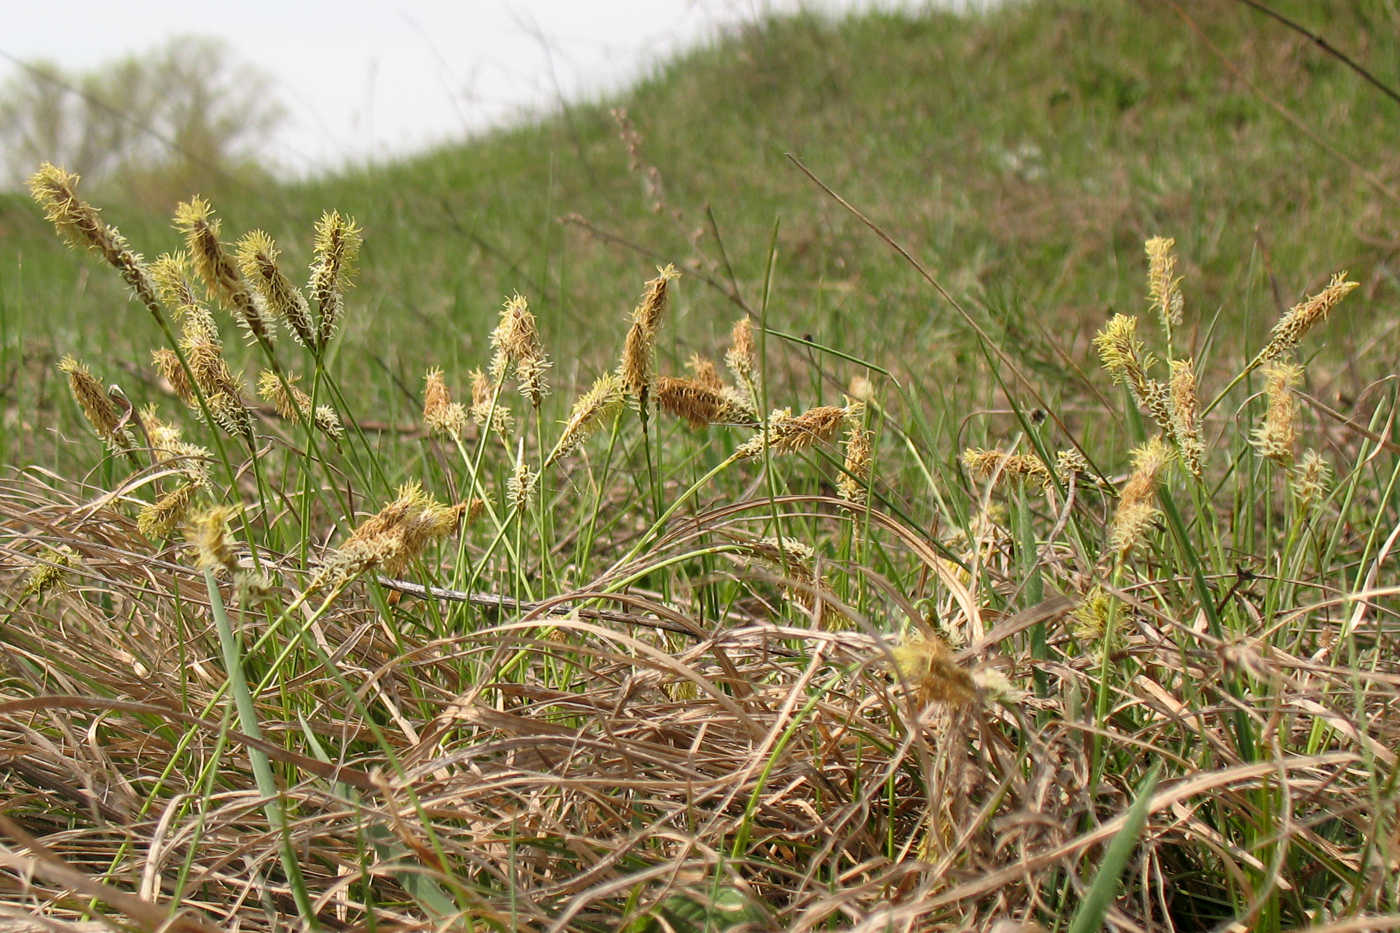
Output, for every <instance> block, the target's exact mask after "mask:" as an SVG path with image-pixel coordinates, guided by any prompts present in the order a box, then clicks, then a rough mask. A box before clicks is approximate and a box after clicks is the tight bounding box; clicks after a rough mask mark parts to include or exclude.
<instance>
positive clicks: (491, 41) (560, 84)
mask: <svg viewBox="0 0 1400 933" xmlns="http://www.w3.org/2000/svg"><path fill="white" fill-rule="evenodd" d="M968 2H977V0H942V5H945V6H948V5H953V6H961V5H965V4H967V3H968ZM919 5H921V4H919V3H917V2H910V0H805V2H803V0H592V2H584V0H572V2H571V0H460V2H438V3H432V2H424V0H403V2H392V3H372V2H368V0H307V2H301V0H239V2H236V3H221V4H214V3H209V2H207V0H184V2H179V3H176V2H173V0H152V2H142V0H127V2H122V3H116V2H112V0H104V2H101V3H99V2H94V0H86V2H83V0H49V2H43V3H35V4H25V5H24V6H23V7H19V8H18V9H17V10H14V11H11V12H8V13H7V14H6V17H5V18H6V27H7V28H6V29H5V30H4V31H3V32H2V33H0V79H3V78H5V77H8V75H9V73H10V72H11V71H12V70H13V68H14V67H15V66H14V65H13V64H12V62H13V60H16V59H21V60H28V59H34V58H43V59H48V60H51V61H55V62H57V63H58V64H60V65H65V66H70V67H74V68H81V67H87V66H92V65H95V64H98V63H100V62H102V61H105V60H108V59H112V58H116V57H120V56H122V55H124V54H127V53H131V52H138V51H140V50H142V49H144V48H150V47H152V46H154V45H156V44H159V43H160V41H161V40H162V39H164V38H166V37H169V36H171V35H176V34H183V33H194V34H203V35H213V36H218V37H221V38H223V39H225V40H227V41H228V42H229V43H230V44H231V45H232V46H233V48H234V50H235V52H236V53H237V54H238V55H239V56H240V57H242V58H244V59H247V60H249V61H251V62H253V63H255V64H257V65H259V66H260V67H261V68H263V69H264V70H265V71H267V72H269V73H270V74H271V75H272V76H273V78H274V79H275V80H276V82H277V84H278V87H279V88H280V90H281V94H282V98H283V103H284V104H285V105H286V107H287V109H288V110H289V112H290V117H291V118H290V120H289V121H288V123H287V125H286V128H285V129H284V130H283V132H282V133H281V135H280V136H279V138H278V140H277V142H276V148H277V152H276V153H275V154H274V155H275V158H276V159H277V161H278V162H279V163H281V164H282V165H283V166H285V167H288V168H292V169H297V170H300V171H309V170H313V169H315V168H318V167H325V166H331V165H335V164H337V163H340V162H344V161H347V160H353V161H361V160H364V159H366V158H379V157H383V156H386V155H389V154H393V153H399V152H405V151H411V150H413V149H416V148H421V147H423V146H425V145H427V144H430V143H432V142H436V141H440V140H443V139H448V138H452V137H457V136H461V135H463V134H464V133H465V132H468V131H470V130H471V129H477V128H481V127H483V126H489V125H492V124H497V123H500V122H503V121H506V120H509V119H513V118H518V117H519V115H520V114H522V113H523V112H528V111H536V112H537V111H539V110H540V109H541V108H548V107H549V106H551V104H552V103H553V102H554V101H557V100H558V98H559V96H560V95H561V94H562V95H564V96H565V97H570V98H572V97H577V96H578V95H580V94H588V93H594V92H598V91H606V90H609V89H614V88H618V87H621V86H623V85H625V84H626V83H627V82H628V81H631V80H634V79H635V78H636V77H637V76H638V75H639V74H642V73H644V71H645V69H646V68H647V67H649V66H650V65H652V64H654V63H655V62H657V61H659V60H664V59H665V58H666V57H668V56H669V55H671V54H674V53H675V51H677V50H678V49H680V48H684V47H686V46H688V45H691V44H694V43H697V42H701V41H703V40H704V39H706V38H707V37H709V36H711V35H713V34H714V32H715V31H716V30H717V29H720V28H723V27H724V26H727V25H733V24H735V23H738V22H742V21H744V20H746V19H751V18H753V17H755V16H757V15H759V14H760V13H762V12H763V11H765V10H792V9H796V8H798V7H799V6H803V7H806V8H808V9H818V10H823V11H827V12H832V13H839V12H842V11H846V10H851V9H855V8H864V7H872V6H881V7H890V6H901V7H913V6H919ZM20 10H23V12H20Z"/></svg>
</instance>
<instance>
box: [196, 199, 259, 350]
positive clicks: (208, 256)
mask: <svg viewBox="0 0 1400 933" xmlns="http://www.w3.org/2000/svg"><path fill="white" fill-rule="evenodd" d="M220 226H221V224H220V221H219V219H218V218H217V217H215V216H214V211H213V208H211V207H210V206H209V202H208V201H206V200H204V199H203V198H201V197H197V196H196V197H193V198H191V199H190V200H188V201H182V202H181V203H180V204H178V205H176V207H175V227H176V228H177V229H178V230H179V231H180V232H181V233H183V234H184V235H185V246H186V248H187V249H188V250H189V254H190V257H191V258H192V259H193V262H194V269H195V272H196V273H198V275H199V277H200V278H201V279H202V280H203V281H204V285H205V287H207V288H208V289H209V291H210V293H211V294H213V295H215V296H217V297H218V298H219V300H220V301H222V302H223V303H224V304H226V305H228V306H229V307H230V308H232V309H233V311H234V313H235V315H236V316H237V318H238V320H239V323H241V324H242V325H243V327H244V328H245V329H246V330H247V331H248V333H249V334H251V335H252V336H253V337H254V338H255V339H257V340H259V341H263V342H266V341H267V340H268V339H270V335H269V333H268V328H267V322H266V320H265V319H264V313H263V306H262V299H261V298H260V297H259V296H257V295H256V294H255V293H254V292H253V291H251V290H250V289H249V288H248V283H247V282H245V281H244V280H243V276H242V275H241V274H239V271H238V268H237V267H236V266H235V265H234V263H233V260H232V259H231V258H229V255H228V252H227V251H226V250H225V249H224V245H223V243H222V242H220V240H219V229H220Z"/></svg>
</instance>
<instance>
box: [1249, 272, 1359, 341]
mask: <svg viewBox="0 0 1400 933" xmlns="http://www.w3.org/2000/svg"><path fill="white" fill-rule="evenodd" d="M1358 284H1360V283H1357V282H1351V281H1348V280H1347V274H1346V273H1345V272H1338V273H1337V274H1336V275H1334V276H1332V280H1331V281H1330V282H1328V283H1327V287H1326V288H1324V289H1323V290H1322V291H1320V292H1318V293H1317V294H1316V295H1313V296H1312V297H1311V298H1309V299H1307V300H1306V301H1301V302H1299V303H1298V304H1296V305H1294V306H1293V307H1292V308H1291V309H1289V311H1288V313H1287V314H1285V315H1284V316H1283V317H1281V318H1279V320H1278V323H1277V324H1275V325H1274V329H1273V330H1272V331H1271V332H1270V333H1269V342H1268V344H1267V345H1266V346H1265V347H1264V349H1263V351H1262V352H1261V353H1260V354H1259V359H1260V360H1261V361H1268V360H1276V359H1278V358H1279V357H1281V356H1284V355H1285V354H1287V353H1289V352H1291V351H1292V350H1293V348H1294V347H1296V346H1298V344H1299V342H1300V341H1302V339H1303V337H1304V336H1305V335H1306V334H1307V332H1308V331H1310V330H1312V329H1313V328H1314V327H1315V326H1317V325H1318V324H1320V323H1321V322H1323V321H1325V320H1327V315H1328V314H1330V313H1331V312H1332V309H1333V308H1335V307H1336V306H1337V304H1338V302H1340V301H1341V300H1342V299H1343V298H1345V297H1346V296H1347V295H1348V294H1350V293H1351V290H1352V289H1354V288H1356V286H1357V285H1358Z"/></svg>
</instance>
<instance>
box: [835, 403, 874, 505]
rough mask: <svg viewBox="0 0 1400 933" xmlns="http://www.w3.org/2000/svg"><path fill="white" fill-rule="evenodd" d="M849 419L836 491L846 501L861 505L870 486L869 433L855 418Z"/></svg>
mask: <svg viewBox="0 0 1400 933" xmlns="http://www.w3.org/2000/svg"><path fill="white" fill-rule="evenodd" d="M849 420H850V424H851V426H850V429H849V430H848V431H847V432H846V457H845V462H844V463H843V464H842V468H843V469H842V472H841V477H840V479H838V480H837V481H836V492H837V494H838V495H840V496H841V498H842V499H845V500H846V501H847V502H853V503H855V504H856V505H863V504H864V503H865V500H866V491H867V490H868V489H869V487H870V455H871V437H872V435H871V433H870V432H869V431H867V430H866V429H865V428H864V427H863V426H862V425H861V423H860V420H859V419H857V418H852V419H849Z"/></svg>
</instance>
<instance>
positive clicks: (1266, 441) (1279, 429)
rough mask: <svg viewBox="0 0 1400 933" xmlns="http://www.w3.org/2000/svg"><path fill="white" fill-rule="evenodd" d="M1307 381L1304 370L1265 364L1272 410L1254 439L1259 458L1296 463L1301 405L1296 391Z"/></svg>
mask: <svg viewBox="0 0 1400 933" xmlns="http://www.w3.org/2000/svg"><path fill="white" fill-rule="evenodd" d="M1302 381H1303V367H1301V366H1299V365H1298V364H1296V363H1287V362H1283V361H1282V360H1270V361H1269V362H1268V363H1265V364H1264V394H1265V395H1266V396H1267V397H1268V400H1269V407H1268V409H1267V410H1266V411H1265V412H1264V420H1263V421H1261V422H1259V424H1258V425H1257V426H1256V427H1255V429H1254V433H1253V434H1252V435H1251V436H1250V439H1249V441H1250V443H1251V444H1253V445H1254V449H1255V451H1256V452H1257V453H1258V454H1259V456H1261V457H1264V458H1265V459H1268V460H1272V461H1274V462H1275V463H1280V464H1284V465H1287V464H1290V463H1292V462H1293V446H1294V444H1295V442H1296V441H1297V438H1298V401H1297V399H1296V397H1295V396H1294V394H1293V389H1294V388H1295V387H1296V386H1298V385H1299V384H1300V383H1301V382H1302Z"/></svg>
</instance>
